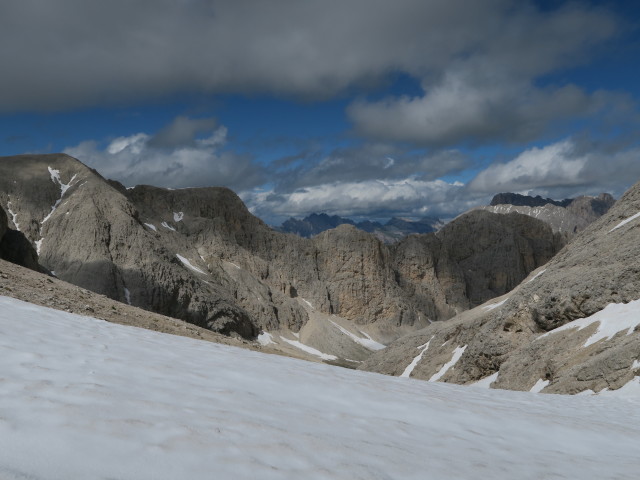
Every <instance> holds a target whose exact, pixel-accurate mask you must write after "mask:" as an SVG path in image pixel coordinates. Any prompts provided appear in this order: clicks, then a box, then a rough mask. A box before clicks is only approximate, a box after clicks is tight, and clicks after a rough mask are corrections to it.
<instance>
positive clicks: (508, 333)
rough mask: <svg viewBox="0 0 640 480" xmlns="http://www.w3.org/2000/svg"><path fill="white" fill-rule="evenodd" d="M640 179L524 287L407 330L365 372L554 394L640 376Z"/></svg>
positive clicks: (606, 386) (604, 387)
mask: <svg viewBox="0 0 640 480" xmlns="http://www.w3.org/2000/svg"><path fill="white" fill-rule="evenodd" d="M639 218H640V183H638V184H636V185H635V186H634V187H632V188H631V189H630V190H629V191H628V192H627V193H626V194H625V195H624V196H623V197H622V198H621V199H620V200H619V201H618V202H617V203H616V204H615V205H614V206H613V207H612V208H611V209H610V210H609V211H608V212H607V213H606V214H605V215H603V216H602V217H601V218H600V219H598V220H596V221H595V222H593V223H592V224H591V225H589V226H588V227H587V228H586V229H585V230H584V231H583V232H581V233H580V234H578V235H577V236H576V237H575V239H574V240H573V241H572V242H571V243H569V244H568V245H567V246H566V247H565V248H564V249H563V250H562V251H561V252H560V253H559V254H558V255H556V256H555V257H554V258H553V259H552V260H551V261H550V262H549V263H547V264H546V265H545V266H544V267H542V268H539V269H538V270H536V271H534V272H532V273H531V274H530V275H529V277H528V278H527V279H526V280H525V281H523V282H522V283H521V284H520V285H519V286H518V287H517V288H515V289H514V290H512V291H511V292H509V293H507V294H506V295H504V296H502V297H499V298H496V299H493V300H491V301H489V302H487V303H485V304H484V305H482V306H479V307H476V308H475V309H472V310H469V311H466V312H463V313H461V314H460V315H458V316H456V317H455V318H453V319H451V320H450V321H448V322H442V323H438V324H434V325H430V326H428V327H427V328H425V329H424V330H422V331H420V332H416V333H414V334H411V335H407V336H405V337H404V338H401V339H399V340H398V341H396V342H394V343H392V344H391V345H390V346H388V347H387V348H386V349H385V350H384V351H381V352H378V353H376V354H374V355H372V356H371V357H369V358H368V359H367V360H366V361H365V363H363V364H362V366H361V367H360V368H362V369H366V370H371V371H376V372H381V373H387V374H391V375H404V376H411V377H414V378H420V379H424V380H431V381H445V382H453V383H460V384H474V383H478V384H479V385H480V386H485V387H488V386H491V387H493V388H508V389H514V390H532V391H544V392H549V393H571V394H575V393H580V392H589V391H592V392H600V391H602V390H615V389H618V388H621V387H623V386H625V385H628V384H630V382H634V381H636V380H634V379H635V377H637V376H638V375H640V353H639V352H640V304H639V303H638V298H639V293H638V292H640V256H639V255H638V245H640V221H639V220H638V219H639Z"/></svg>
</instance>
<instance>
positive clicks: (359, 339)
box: [303, 300, 387, 351]
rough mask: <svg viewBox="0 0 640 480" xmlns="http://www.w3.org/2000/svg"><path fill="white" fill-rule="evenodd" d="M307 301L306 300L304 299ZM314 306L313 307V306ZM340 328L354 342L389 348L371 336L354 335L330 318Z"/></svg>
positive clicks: (371, 347) (377, 347)
mask: <svg viewBox="0 0 640 480" xmlns="http://www.w3.org/2000/svg"><path fill="white" fill-rule="evenodd" d="M303 301H305V302H306V300H303ZM311 308H313V307H311ZM329 321H330V322H331V323H332V324H333V325H334V326H335V327H336V328H337V329H338V330H340V331H341V332H342V333H344V334H345V335H346V336H347V337H349V338H350V339H351V340H353V341H354V342H356V343H357V344H359V345H362V346H363V347H365V348H366V349H368V350H374V351H375V350H382V349H383V348H387V347H386V345H382V344H381V343H378V342H376V341H375V340H372V339H371V337H369V338H362V337H359V336H357V335H354V334H353V333H351V332H350V331H349V330H347V329H346V328H344V327H342V326H340V325H338V324H337V323H336V322H334V321H333V320H329Z"/></svg>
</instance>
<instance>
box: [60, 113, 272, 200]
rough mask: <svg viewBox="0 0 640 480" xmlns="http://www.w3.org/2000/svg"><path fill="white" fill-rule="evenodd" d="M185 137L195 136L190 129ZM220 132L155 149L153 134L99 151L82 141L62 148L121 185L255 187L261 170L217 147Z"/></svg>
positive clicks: (221, 136)
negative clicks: (188, 135) (189, 134)
mask: <svg viewBox="0 0 640 480" xmlns="http://www.w3.org/2000/svg"><path fill="white" fill-rule="evenodd" d="M181 122H182V123H184V119H183V120H181ZM174 124H175V122H174ZM172 125H173V124H172ZM191 133H192V134H194V135H195V133H196V130H193V131H192V132H191ZM226 134H227V129H226V127H224V126H220V127H218V128H217V129H215V130H214V131H213V132H210V135H209V136H207V137H205V138H202V139H195V138H191V139H190V140H188V139H187V137H185V136H184V135H181V136H180V138H179V141H178V142H172V143H176V145H177V146H172V147H162V148H161V147H157V146H154V145H156V143H157V142H154V139H155V138H157V136H155V137H154V136H151V135H148V134H145V133H137V134H135V135H130V136H127V137H119V138H115V139H113V140H112V141H111V142H110V143H109V144H108V145H107V146H106V147H105V148H100V147H99V145H98V143H97V142H95V141H85V142H82V143H80V144H79V145H76V146H73V147H68V148H66V149H65V153H67V154H69V155H71V156H73V157H76V158H77V159H79V160H80V161H82V162H83V163H85V164H86V165H89V166H91V167H93V168H95V169H96V170H98V171H99V172H100V173H101V174H102V175H103V176H105V177H107V178H112V179H115V180H118V181H120V182H122V183H123V184H124V185H126V186H132V185H138V184H150V185H155V186H160V187H174V188H180V187H200V186H226V187H230V188H233V189H235V190H241V189H247V188H252V187H255V186H256V185H259V184H261V183H262V182H263V181H264V177H263V170H262V168H261V167H259V166H258V165H255V164H254V163H253V162H252V161H251V159H250V158H249V157H247V156H242V155H236V154H234V153H231V152H227V151H225V150H224V149H223V147H224V144H225V142H226ZM169 138H173V139H175V138H176V137H175V136H174V137H171V136H169Z"/></svg>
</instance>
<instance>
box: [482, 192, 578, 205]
mask: <svg viewBox="0 0 640 480" xmlns="http://www.w3.org/2000/svg"><path fill="white" fill-rule="evenodd" d="M573 200H574V199H573V198H565V199H564V200H552V199H550V198H542V197H541V196H540V195H536V196H535V197H532V196H530V195H521V194H519V193H510V192H506V193H497V194H496V195H494V196H493V198H492V199H491V203H489V205H490V206H492V207H493V206H495V205H513V206H515V207H544V206H545V205H555V206H556V207H567V206H569V205H570V204H571V202H573Z"/></svg>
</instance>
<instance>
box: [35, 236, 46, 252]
mask: <svg viewBox="0 0 640 480" xmlns="http://www.w3.org/2000/svg"><path fill="white" fill-rule="evenodd" d="M43 240H44V237H43V238H41V239H40V240H36V241H35V242H34V243H35V244H36V253H37V254H38V256H40V249H41V248H42V241H43Z"/></svg>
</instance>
